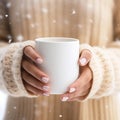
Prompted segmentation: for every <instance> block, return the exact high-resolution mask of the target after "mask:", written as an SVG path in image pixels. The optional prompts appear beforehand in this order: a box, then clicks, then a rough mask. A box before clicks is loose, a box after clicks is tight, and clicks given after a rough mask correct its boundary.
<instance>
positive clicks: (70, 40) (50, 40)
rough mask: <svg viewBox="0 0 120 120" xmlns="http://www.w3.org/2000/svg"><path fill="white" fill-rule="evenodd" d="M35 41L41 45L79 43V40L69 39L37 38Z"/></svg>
mask: <svg viewBox="0 0 120 120" xmlns="http://www.w3.org/2000/svg"><path fill="white" fill-rule="evenodd" d="M63 39H64V40H63ZM35 41H36V42H43V43H73V42H79V39H76V38H70V37H39V38H36V39H35Z"/></svg>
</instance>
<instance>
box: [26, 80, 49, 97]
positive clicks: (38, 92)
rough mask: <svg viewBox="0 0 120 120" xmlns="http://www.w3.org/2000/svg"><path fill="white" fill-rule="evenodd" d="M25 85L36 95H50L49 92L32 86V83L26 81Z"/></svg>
mask: <svg viewBox="0 0 120 120" xmlns="http://www.w3.org/2000/svg"><path fill="white" fill-rule="evenodd" d="M24 86H25V88H26V90H27V91H28V92H30V93H32V94H34V95H46V96H49V93H47V92H43V91H41V90H39V89H36V88H35V87H33V86H31V85H30V84H28V83H26V82H25V81H24Z"/></svg>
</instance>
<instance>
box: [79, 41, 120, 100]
mask: <svg viewBox="0 0 120 120" xmlns="http://www.w3.org/2000/svg"><path fill="white" fill-rule="evenodd" d="M83 49H88V50H90V51H91V53H92V58H91V61H90V63H89V66H90V69H91V70H92V72H93V82H92V87H91V89H90V91H89V94H88V95H87V96H86V98H85V99H84V100H87V99H96V98H100V97H103V96H109V95H111V94H114V93H117V92H120V63H119V61H120V42H114V43H113V44H111V45H110V46H109V47H107V48H100V47H96V46H95V47H91V46H89V45H87V44H83V45H81V51H82V50H83Z"/></svg>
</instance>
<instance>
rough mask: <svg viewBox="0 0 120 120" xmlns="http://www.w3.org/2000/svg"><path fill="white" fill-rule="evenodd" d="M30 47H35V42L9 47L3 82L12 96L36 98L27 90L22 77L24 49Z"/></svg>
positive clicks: (4, 59) (4, 60) (15, 44)
mask: <svg viewBox="0 0 120 120" xmlns="http://www.w3.org/2000/svg"><path fill="white" fill-rule="evenodd" d="M28 45H30V46H32V47H35V42H34V41H26V42H22V43H13V44H11V45H9V46H8V49H7V52H6V54H5V56H4V58H3V68H2V69H3V70H2V71H3V79H4V81H3V82H4V86H5V88H6V89H7V91H8V93H9V94H10V95H11V96H15V97H22V96H26V97H34V95H31V94H29V93H28V92H27V90H26V89H25V87H24V85H23V82H22V77H21V61H22V56H23V49H24V47H26V46H28Z"/></svg>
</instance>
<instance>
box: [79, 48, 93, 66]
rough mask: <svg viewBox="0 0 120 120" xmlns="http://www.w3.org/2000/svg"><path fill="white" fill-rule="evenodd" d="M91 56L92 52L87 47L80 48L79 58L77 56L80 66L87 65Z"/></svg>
mask: <svg viewBox="0 0 120 120" xmlns="http://www.w3.org/2000/svg"><path fill="white" fill-rule="evenodd" d="M91 57H92V53H91V52H90V51H89V50H87V49H84V50H82V52H81V54H80V58H79V64H80V66H85V65H87V64H88V63H89V61H90V60H91Z"/></svg>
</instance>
